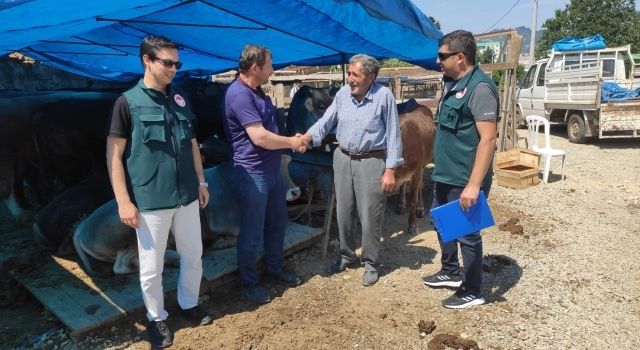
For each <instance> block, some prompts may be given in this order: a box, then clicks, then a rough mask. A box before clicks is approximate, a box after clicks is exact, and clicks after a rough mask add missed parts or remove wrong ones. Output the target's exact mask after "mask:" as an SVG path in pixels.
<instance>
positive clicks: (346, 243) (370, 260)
mask: <svg viewBox="0 0 640 350" xmlns="http://www.w3.org/2000/svg"><path fill="white" fill-rule="evenodd" d="M384 170H385V162H384V159H379V158H366V159H360V160H352V159H351V158H349V156H347V155H346V154H344V153H342V152H341V151H340V149H339V148H337V149H336V150H335V152H334V153H333V177H334V183H335V191H336V214H337V215H336V216H337V220H338V231H339V234H340V255H341V257H342V260H343V261H345V262H350V261H353V260H354V259H357V258H358V256H357V255H356V253H355V250H356V243H355V235H356V233H357V232H358V217H359V218H360V223H361V224H362V254H361V257H360V261H362V262H363V263H364V264H365V270H367V271H370V270H375V269H376V267H377V265H378V254H379V251H380V238H381V235H382V223H383V219H384V208H385V204H386V198H387V197H386V194H385V193H384V191H383V190H382V188H381V187H380V178H381V177H382V174H383V172H384Z"/></svg>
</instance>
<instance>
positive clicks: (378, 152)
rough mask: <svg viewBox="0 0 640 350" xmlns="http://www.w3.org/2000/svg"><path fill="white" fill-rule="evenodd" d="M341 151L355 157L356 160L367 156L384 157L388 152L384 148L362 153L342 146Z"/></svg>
mask: <svg viewBox="0 0 640 350" xmlns="http://www.w3.org/2000/svg"><path fill="white" fill-rule="evenodd" d="M340 151H341V152H342V153H344V154H346V155H347V156H349V158H351V159H355V160H358V159H366V158H382V157H384V155H385V153H386V151H385V150H383V149H377V150H373V151H369V152H362V153H355V152H349V151H347V150H346V149H344V148H340Z"/></svg>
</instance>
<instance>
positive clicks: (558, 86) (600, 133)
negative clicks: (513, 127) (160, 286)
mask: <svg viewBox="0 0 640 350" xmlns="http://www.w3.org/2000/svg"><path fill="white" fill-rule="evenodd" d="M630 50H631V46H630V45H627V46H622V47H615V48H605V49H601V50H583V51H563V52H559V51H551V54H550V55H549V57H548V58H545V59H542V60H539V61H537V62H536V63H535V64H534V65H533V66H531V68H529V71H528V72H527V74H526V75H525V77H524V79H523V80H522V81H521V83H520V85H519V88H518V93H517V110H516V115H517V120H518V123H519V124H520V125H524V124H525V121H524V117H526V116H527V115H531V114H535V115H539V116H543V117H546V118H547V119H549V121H550V122H551V123H556V124H566V125H567V136H568V138H569V141H571V142H574V143H584V142H586V141H587V140H588V139H589V138H590V137H598V138H614V137H615V138H623V137H628V138H632V137H633V138H639V137H640V99H630V100H624V101H620V100H616V101H608V102H603V101H601V93H602V82H605V81H606V82H614V83H617V84H618V85H620V86H621V87H625V88H628V89H635V88H638V87H640V64H636V63H635V62H634V60H633V57H632V55H631V51H630Z"/></svg>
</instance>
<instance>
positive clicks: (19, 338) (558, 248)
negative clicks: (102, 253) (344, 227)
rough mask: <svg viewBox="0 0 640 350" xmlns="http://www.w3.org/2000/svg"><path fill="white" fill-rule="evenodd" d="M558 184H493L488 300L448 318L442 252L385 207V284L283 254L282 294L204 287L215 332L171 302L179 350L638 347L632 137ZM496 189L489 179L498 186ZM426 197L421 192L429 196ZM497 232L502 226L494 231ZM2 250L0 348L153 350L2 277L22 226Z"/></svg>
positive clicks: (638, 205)
mask: <svg viewBox="0 0 640 350" xmlns="http://www.w3.org/2000/svg"><path fill="white" fill-rule="evenodd" d="M555 132H556V135H553V136H552V145H553V146H554V147H557V148H561V149H564V150H566V151H567V160H566V163H565V174H566V180H565V181H560V177H559V175H558V174H559V169H560V164H559V162H557V161H556V160H554V162H553V166H552V169H553V174H552V176H551V178H550V183H548V184H542V183H541V184H540V185H538V186H535V187H532V188H529V189H525V190H512V189H508V188H504V187H499V186H496V185H495V183H494V187H493V188H492V191H491V194H490V198H489V200H490V205H491V208H492V211H493V214H494V217H495V220H496V226H495V227H492V228H490V229H488V230H486V231H484V232H483V237H484V255H485V266H484V269H483V270H484V271H485V272H484V283H483V293H484V295H485V297H486V299H487V304H485V305H482V306H476V307H473V308H469V309H466V310H456V311H454V310H448V309H445V308H443V307H442V306H441V304H440V303H441V300H442V299H444V298H446V297H447V296H449V295H450V294H451V293H452V292H451V291H449V290H446V289H438V290H434V289H429V288H427V287H425V286H424V285H423V283H422V281H421V277H422V276H424V275H428V274H432V273H435V272H437V271H438V269H439V267H440V264H439V259H440V254H439V246H438V242H437V238H436V235H435V232H434V231H433V230H432V228H431V227H430V225H429V224H428V221H427V220H426V219H424V218H423V219H420V221H419V228H420V231H421V233H420V234H418V235H416V236H410V235H408V234H406V233H405V232H404V230H405V226H406V220H407V217H406V215H396V214H395V213H394V206H395V200H396V199H395V198H393V197H392V198H390V199H389V201H388V205H387V212H386V213H385V217H386V223H385V229H384V242H383V250H382V252H381V257H382V264H383V266H382V267H381V272H382V276H381V278H380V281H379V282H378V283H377V284H376V285H374V286H372V287H364V286H362V274H363V268H357V269H349V270H347V271H345V272H343V273H340V274H337V275H334V276H329V275H328V274H327V273H325V272H324V271H325V269H326V267H327V266H328V265H329V264H330V263H331V262H332V261H333V259H334V258H335V256H336V247H337V241H336V240H335V238H336V237H337V234H335V233H334V237H333V240H332V242H331V247H330V251H329V256H328V257H327V258H326V259H322V258H321V257H320V249H319V244H318V245H316V246H313V247H311V248H308V249H305V250H303V251H300V252H298V253H296V254H294V255H292V256H290V257H289V258H288V259H287V262H286V266H287V268H288V269H291V270H293V271H295V272H297V273H298V274H300V275H301V276H303V278H304V283H303V284H302V285H301V286H299V287H295V288H288V289H285V288H282V287H280V286H278V285H275V284H270V283H267V287H269V289H270V290H271V291H272V293H273V294H274V295H276V296H277V297H276V298H275V299H274V300H273V301H272V302H271V303H269V304H266V305H254V304H251V303H249V302H246V301H244V300H243V299H242V297H241V296H240V294H239V293H238V290H237V285H236V282H235V281H232V282H230V283H227V284H225V285H223V286H219V287H216V288H214V289H211V290H207V291H205V293H204V294H203V295H202V305H203V306H204V308H205V309H206V310H208V311H209V312H210V313H212V315H213V316H214V322H213V324H211V325H208V326H203V327H198V328H190V327H189V326H188V325H187V324H186V323H185V322H183V321H182V320H181V319H180V318H179V317H177V316H176V317H173V315H176V312H175V307H174V308H170V309H169V312H170V313H172V316H170V320H169V325H170V327H171V328H172V329H173V330H174V332H175V340H174V345H173V346H172V348H173V349H243V350H244V349H450V348H453V349H637V348H640V334H639V333H638V324H640V283H638V281H640V272H639V271H640V259H638V253H637V249H638V247H640V220H638V216H639V215H640V182H639V180H638V179H639V178H640V141H638V140H636V141H625V140H613V141H598V142H595V143H593V144H586V145H574V144H570V143H568V142H567V140H566V138H564V137H563V136H561V134H562V130H561V129H558V130H555ZM494 182H495V181H494ZM426 199H427V200H428V198H426ZM501 228H502V229H503V230H501ZM2 231H3V233H2V240H3V242H11V244H5V245H3V247H2V249H0V257H1V258H2V260H1V261H2V263H3V268H2V273H1V274H0V310H1V312H2V317H0V347H1V348H3V349H16V348H17V349H76V348H79V349H148V348H149V344H148V342H147V341H146V332H145V330H144V323H145V322H144V316H143V315H142V314H141V315H136V316H135V317H130V318H128V319H125V320H122V321H119V322H117V323H115V324H113V325H109V326H107V327H105V328H103V329H99V330H97V331H95V332H92V333H90V334H88V335H87V336H86V337H83V338H81V339H71V337H70V336H69V334H68V331H67V330H66V329H65V328H64V326H62V325H61V324H60V323H59V322H58V321H57V320H55V318H53V317H52V316H51V315H50V314H48V312H47V311H45V310H44V309H43V307H42V306H41V305H40V304H39V303H38V302H37V301H35V300H34V299H33V297H31V296H30V295H29V294H28V293H27V292H26V291H25V290H24V289H22V288H21V287H20V286H18V285H17V284H16V283H15V282H13V281H12V280H11V279H10V278H9V277H8V273H7V270H8V268H10V267H11V266H14V265H15V264H16V263H17V262H20V261H21V260H22V261H24V259H29V258H30V257H32V256H33V255H34V254H37V250H35V249H33V248H32V246H31V244H30V234H31V233H30V229H29V225H28V224H15V225H14V224H5V225H4V226H3V227H2Z"/></svg>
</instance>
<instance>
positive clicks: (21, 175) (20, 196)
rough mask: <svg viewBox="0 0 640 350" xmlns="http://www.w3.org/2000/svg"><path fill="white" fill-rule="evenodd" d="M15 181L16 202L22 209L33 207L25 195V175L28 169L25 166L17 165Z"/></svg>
mask: <svg viewBox="0 0 640 350" xmlns="http://www.w3.org/2000/svg"><path fill="white" fill-rule="evenodd" d="M15 174H16V175H15V179H14V181H13V193H14V194H15V200H16V202H17V204H18V205H19V206H20V208H24V209H29V208H31V205H30V203H29V201H27V197H26V196H25V195H24V186H25V174H26V169H24V166H23V165H20V164H16V170H15Z"/></svg>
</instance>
